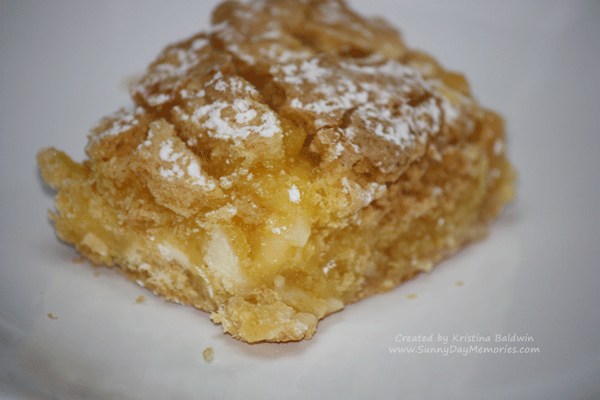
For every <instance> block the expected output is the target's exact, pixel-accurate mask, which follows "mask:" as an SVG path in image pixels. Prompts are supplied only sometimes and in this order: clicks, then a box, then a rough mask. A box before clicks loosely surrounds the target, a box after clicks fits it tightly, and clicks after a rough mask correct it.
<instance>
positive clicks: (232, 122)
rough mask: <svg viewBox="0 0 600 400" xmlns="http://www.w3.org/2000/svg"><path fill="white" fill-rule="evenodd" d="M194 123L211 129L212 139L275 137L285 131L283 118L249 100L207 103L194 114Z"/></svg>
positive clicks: (209, 130)
mask: <svg viewBox="0 0 600 400" xmlns="http://www.w3.org/2000/svg"><path fill="white" fill-rule="evenodd" d="M228 111H229V112H228ZM192 120H193V121H194V122H196V123H198V124H200V125H201V126H203V127H204V128H206V129H208V135H209V136H211V137H214V138H219V139H246V138H248V137H249V136H251V135H258V136H262V137H272V136H274V135H275V134H277V133H281V132H282V129H281V124H280V123H279V119H278V118H277V117H276V116H275V114H274V113H273V112H272V111H271V110H269V109H268V108H267V107H266V106H263V105H261V104H259V103H256V102H254V101H252V100H247V99H235V100H234V101H233V103H228V102H224V101H215V102H214V103H211V104H207V105H205V106H202V107H200V108H198V109H197V110H195V111H194V113H193V114H192Z"/></svg>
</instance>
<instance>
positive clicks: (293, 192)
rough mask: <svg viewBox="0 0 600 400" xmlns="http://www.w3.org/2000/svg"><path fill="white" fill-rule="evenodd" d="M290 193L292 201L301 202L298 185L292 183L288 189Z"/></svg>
mask: <svg viewBox="0 0 600 400" xmlns="http://www.w3.org/2000/svg"><path fill="white" fill-rule="evenodd" d="M288 195H289V198H290V201H291V202H292V203H299V202H300V191H299V190H298V187H297V186H296V185H292V187H291V188H290V189H289V190H288Z"/></svg>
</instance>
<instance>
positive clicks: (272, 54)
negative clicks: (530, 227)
mask: <svg viewBox="0 0 600 400" xmlns="http://www.w3.org/2000/svg"><path fill="white" fill-rule="evenodd" d="M213 24H214V26H213V29H212V31H211V32H209V33H200V34H197V35H195V36H193V37H191V38H189V39H186V40H184V41H181V42H179V43H175V44H172V45H170V46H168V47H167V48H166V49H165V50H164V51H163V52H162V53H161V54H160V55H159V56H158V58H157V60H156V61H155V62H153V63H152V64H151V65H150V67H149V68H148V71H147V73H146V74H145V75H144V76H143V77H142V78H141V79H140V81H139V82H138V84H137V85H135V86H133V87H132V89H131V95H132V98H133V100H134V101H135V103H136V107H135V108H134V109H133V110H125V109H123V110H120V111H118V112H116V113H115V114H113V115H111V116H109V117H106V118H104V119H102V120H101V121H100V123H99V124H98V125H97V126H96V127H95V128H94V129H93V130H92V134H91V135H90V141H89V144H88V146H87V147H86V154H87V155H88V157H89V160H88V161H85V162H84V163H82V164H78V163H75V162H73V161H72V160H71V159H70V158H68V156H66V155H65V154H64V153H62V152H59V151H57V150H54V149H47V150H45V151H43V152H41V153H40V155H39V156H38V163H39V164H40V167H41V169H42V175H43V177H44V179H45V180H46V182H48V184H50V185H52V186H53V187H56V188H58V195H57V201H56V206H57V210H58V212H57V213H56V214H52V218H53V221H54V223H55V226H56V230H57V233H58V235H59V237H61V239H63V240H64V241H66V242H68V243H72V244H74V246H75V247H76V248H77V250H78V251H79V252H80V253H81V254H82V255H83V256H85V257H86V258H88V259H89V260H91V261H92V262H93V263H95V264H98V265H100V264H103V265H109V266H119V267H120V268H121V269H122V270H123V272H124V273H125V275H126V276H127V277H128V278H130V279H132V280H134V281H136V282H138V283H139V284H141V285H143V286H146V287H147V288H148V289H150V290H152V291H154V292H155V293H156V294H159V295H161V296H163V297H165V298H166V299H168V300H171V301H176V302H180V303H184V304H190V305H193V306H195V307H197V308H199V309H202V310H205V311H209V312H211V318H212V319H213V320H214V321H215V322H217V323H220V324H222V326H223V329H224V331H225V332H228V333H230V334H231V335H233V336H234V337H236V338H239V339H241V340H244V341H247V342H257V341H274V342H281V341H290V340H301V339H304V338H310V337H311V336H312V335H313V334H314V332H315V330H316V327H317V323H318V321H319V320H320V319H321V318H323V317H324V316H326V315H328V314H330V313H332V312H336V311H338V310H340V309H341V308H343V306H344V304H347V303H349V302H353V301H357V300H360V299H362V298H364V297H367V296H370V295H373V294H376V293H380V292H384V291H387V290H390V289H392V288H394V287H396V286H397V285H399V284H400V283H401V282H402V281H404V280H406V279H409V278H411V277H413V276H415V275H416V274H418V273H420V272H422V271H429V270H431V268H432V267H433V266H434V264H436V263H437V262H439V261H440V260H441V259H442V258H445V257H448V256H450V255H452V254H454V253H455V252H456V251H458V250H459V249H460V248H461V247H463V246H464V245H465V244H466V243H469V242H471V241H473V240H477V239H480V238H482V237H483V236H484V235H485V233H486V231H487V226H488V224H489V223H490V221H491V220H492V219H493V218H494V217H495V216H496V215H497V214H498V213H499V212H500V210H501V208H502V207H503V205H504V204H505V203H506V202H507V201H510V199H511V198H512V196H513V195H514V194H513V193H512V181H513V180H514V173H513V172H512V169H511V167H510V164H509V163H508V161H507V160H506V156H505V137H504V128H503V123H502V119H501V118H500V117H499V116H497V115H496V114H494V113H492V112H490V111H488V110H485V109H483V108H481V107H480V106H479V105H478V104H477V102H476V101H475V100H474V99H473V97H472V96H471V94H470V89H469V87H468V83H467V82H466V80H465V79H464V77H463V76H462V75H460V74H458V73H454V72H450V71H446V70H444V69H443V68H442V67H441V66H440V65H439V64H438V63H437V62H436V61H435V60H434V59H433V58H432V57H431V56H429V55H427V54H425V53H422V52H418V51H414V50H410V49H407V48H406V47H405V45H404V43H403V42H402V40H401V38H400V35H399V34H398V33H397V31H396V30H395V29H394V28H392V27H390V26H389V25H388V24H387V23H384V22H383V21H382V20H373V19H371V20H370V19H365V18H362V17H360V16H358V15H357V14H355V13H354V12H353V11H352V10H350V9H349V8H348V7H347V6H346V5H345V4H344V3H343V2H341V1H337V0H319V1H291V0H267V1H252V2H248V3H239V2H235V1H228V2H226V3H223V4H222V5H221V6H219V7H218V8H217V9H216V10H215V12H214V14H213Z"/></svg>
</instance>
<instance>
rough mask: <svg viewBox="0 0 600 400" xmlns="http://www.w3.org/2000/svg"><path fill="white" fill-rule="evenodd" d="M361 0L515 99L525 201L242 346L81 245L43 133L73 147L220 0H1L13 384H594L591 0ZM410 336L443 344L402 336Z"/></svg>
mask: <svg viewBox="0 0 600 400" xmlns="http://www.w3.org/2000/svg"><path fill="white" fill-rule="evenodd" d="M352 4H353V5H354V6H355V7H356V8H357V9H358V10H360V12H362V13H365V14H369V15H373V14H380V15H383V16H385V17H386V18H387V19H388V20H390V21H391V22H393V23H394V24H395V25H396V26H399V27H400V28H401V29H402V31H403V33H404V37H405V39H406V41H407V42H408V44H409V45H410V46H413V47H419V48H422V49H425V50H427V51H428V52H430V53H432V54H433V55H434V56H436V57H437V58H438V59H439V60H440V61H441V62H442V64H444V65H445V66H447V67H449V68H452V69H455V70H459V71H463V72H465V73H466V75H467V77H468V78H469V80H470V82H471V84H472V87H473V90H474V92H475V94H476V96H477V97H478V98H479V100H480V101H481V102H482V103H483V104H484V105H486V106H488V107H490V108H492V109H495V110H498V111H500V112H501V113H502V114H504V116H505V117H506V118H507V121H508V131H509V138H510V143H509V153H510V156H511V158H512V160H514V163H515V165H516V167H517V169H518V171H519V174H520V175H519V185H518V200H517V201H516V203H515V204H513V205H512V206H511V207H510V208H508V209H507V210H506V212H505V213H504V214H503V215H502V217H501V218H500V219H499V221H498V222H497V223H496V224H495V226H494V227H493V229H492V231H491V234H490V237H489V238H488V239H487V240H486V241H484V242H480V243H477V244H475V245H473V246H470V247H469V248H467V249H465V250H464V251H463V252H461V253H460V254H458V255H457V256H456V257H454V258H453V259H451V260H448V261H446V262H444V263H443V264H442V265H440V266H439V267H438V268H436V269H435V270H434V272H433V273H431V274H429V275H422V276H420V277H419V278H417V279H415V280H413V281H411V282H408V283H407V284H405V285H403V286H401V287H400V288H398V289H397V290H394V291H393V292H391V293H388V294H385V295H380V296H376V297H373V298H370V299H367V300H365V301H362V302H360V303H358V304H355V305H352V306H349V307H347V308H346V309H345V310H344V311H343V312H341V313H338V314H335V315H333V316H330V317H328V318H326V319H325V320H324V321H322V322H321V324H320V326H319V329H318V332H317V334H316V335H315V336H314V338H313V339H311V340H309V341H303V342H301V343H290V344H257V345H247V344H244V343H241V342H238V341H236V340H234V339H232V338H231V337H230V336H226V335H223V334H222V332H221V327H220V326H215V325H213V324H212V322H210V320H209V318H208V315H207V314H206V313H203V312H200V311H197V310H194V309H192V308H189V307H183V306H177V305H175V304H170V303H166V302H165V301H163V300H162V299H160V298H157V297H154V296H153V295H152V294H151V293H149V292H148V291H146V290H144V289H143V288H140V287H138V286H136V285H134V284H133V283H131V282H129V281H127V280H125V279H124V278H123V277H122V276H120V275H118V274H117V273H116V272H115V271H112V270H107V269H100V270H98V271H99V273H100V274H99V276H95V275H94V274H95V272H96V270H94V269H92V268H91V267H90V266H89V265H88V264H87V263H83V264H77V263H74V262H73V261H72V259H73V258H75V257H76V254H75V253H74V251H73V250H72V249H71V248H69V247H68V246H65V245H64V244H61V243H60V242H59V241H58V240H57V239H56V236H55V234H54V231H53V228H52V226H51V224H50V223H49V221H48V217H47V209H49V208H52V207H53V198H52V195H51V193H50V192H48V191H47V190H45V189H44V187H43V186H42V183H41V181H40V178H39V175H38V172H37V167H36V164H35V154H36V152H37V151H38V150H40V149H41V148H43V147H46V146H56V147H57V148H59V149H62V150H65V151H66V152H67V153H69V154H70V155H72V156H73V157H74V158H75V159H77V160H81V159H83V157H84V153H83V149H84V146H85V144H86V141H87V139H86V133H87V131H88V129H89V128H90V127H91V126H92V125H93V124H94V123H95V122H96V121H97V120H98V119H99V118H100V117H102V116H103V115H106V114H108V113H110V112H112V111H115V110H116V109H117V108H119V107H121V106H125V105H128V104H129V102H130V100H129V98H128V96H127V93H126V91H125V89H124V82H125V80H126V79H127V77H129V76H132V75H135V74H137V73H139V72H141V71H143V70H144V68H145V67H146V66H147V64H148V63H149V62H150V61H152V60H153V58H154V57H155V56H156V55H157V54H158V52H159V51H160V50H161V49H162V48H163V47H164V46H165V45H166V44H168V43H170V42H173V41H175V40H178V39H181V38H184V37H186V36H188V35H190V34H192V33H194V32H196V31H199V30H202V29H204V28H206V27H207V24H208V19H209V14H208V13H209V10H211V9H212V7H213V5H214V4H213V2H169V3H167V2H155V1H152V2H74V1H54V2H46V1H38V2H14V1H3V2H2V5H1V8H0V16H1V25H0V28H1V35H0V44H1V48H0V61H1V63H2V65H1V68H0V76H1V88H0V96H1V97H0V98H1V104H0V113H1V118H0V124H1V125H0V127H1V130H0V140H1V146H0V147H1V150H0V151H1V157H0V174H1V202H0V210H1V214H0V215H1V221H0V222H1V228H0V229H1V235H2V236H1V237H0V246H1V260H0V264H1V268H0V324H1V327H0V388H1V392H2V393H4V396H5V397H6V398H10V399H12V398H36V399H54V398H60V399H70V398H74V399H77V398H85V399H100V398H103V399H106V398H111V399H155V398H156V399H159V398H172V399H197V398H226V399H233V398H244V399H255V398H256V399H258V398H322V397H324V398H365V397H367V396H369V397H373V398H419V399H433V398H443V399H481V398H485V399H508V398H511V399H544V400H546V399H567V398H569V399H575V398H585V399H592V398H594V399H595V398H598V397H597V396H598V395H599V394H600V388H599V387H598V384H599V382H600V307H599V305H600V290H599V288H598V285H599V283H600V268H599V260H600V250H599V248H600V242H599V239H598V238H599V237H600V229H599V226H600V212H599V211H598V204H600V185H599V183H600V181H599V178H598V171H599V170H600V161H599V159H600V157H599V152H600V136H599V133H600V126H599V123H598V121H599V120H600V119H599V117H598V114H599V111H600V108H599V106H598V104H600V96H599V93H600V74H599V73H598V64H599V61H600V46H599V43H600V28H599V27H600V7H598V3H596V2H588V3H578V2H543V3H542V2H540V3H536V2H464V3H463V2H459V3H456V2H441V3H439V2H436V3H429V2H428V3H423V2H406V3H397V2H394V1H391V0H390V1H383V0H379V1H371V2H369V3H368V4H367V2H360V1H358V0H355V1H353V2H352ZM457 281H461V282H463V283H464V284H463V286H458V285H457V284H456V282H457ZM411 294H416V298H414V299H412V300H410V299H409V298H407V296H409V295H411ZM140 295H143V296H145V297H146V301H145V302H144V303H141V304H137V303H136V298H137V297H138V296H140ZM49 313H51V314H52V315H53V316H55V317H56V318H57V319H51V318H49V317H48V314H49ZM418 335H422V337H424V338H431V340H432V341H416V342H414V341H413V342H407V341H406V339H408V338H412V337H413V336H418ZM453 335H457V336H453ZM497 335H500V337H506V336H508V337H506V341H496V338H497ZM487 336H489V338H490V342H485V341H470V342H466V341H464V340H469V339H471V340H472V339H481V338H485V337H487ZM461 337H463V339H464V340H463V341H461ZM520 337H524V338H530V339H531V341H526V342H521V341H518V340H517V339H518V338H520ZM444 338H447V341H444V340H443V339H444ZM417 339H419V338H418V337H417ZM208 347H212V348H213V349H214V357H215V358H214V361H213V362H212V363H207V362H205V361H204V360H203V357H202V352H203V351H204V350H205V349H206V348H208ZM396 348H398V349H401V348H405V349H411V348H412V349H414V350H393V349H396ZM512 348H515V349H517V351H524V352H525V351H527V353H522V354H521V353H519V354H512V353H508V352H509V351H510V350H509V349H512ZM437 349H439V350H437ZM477 349H483V351H497V352H500V353H493V352H492V353H489V352H486V353H478V352H476V350H477ZM394 351H415V353H412V354H409V353H396V352H394ZM431 351H441V352H445V351H448V352H449V353H448V354H444V353H434V354H431V353H428V352H431ZM468 351H470V352H469V353H467V352H468ZM317 396H318V397H317Z"/></svg>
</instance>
